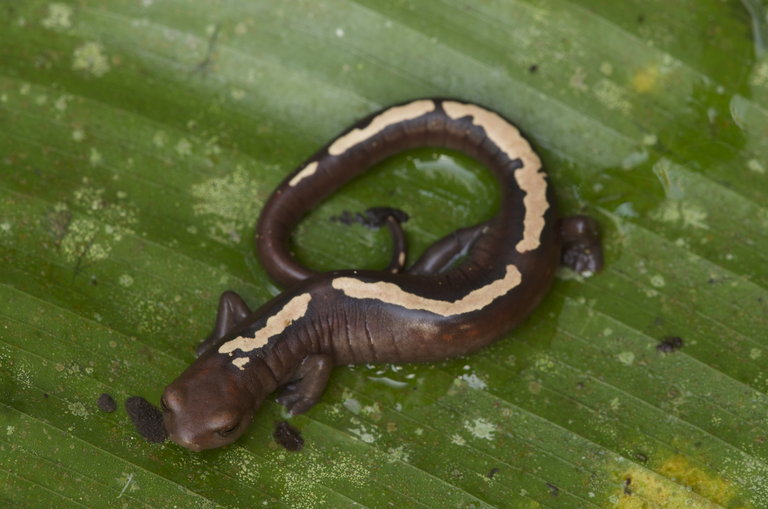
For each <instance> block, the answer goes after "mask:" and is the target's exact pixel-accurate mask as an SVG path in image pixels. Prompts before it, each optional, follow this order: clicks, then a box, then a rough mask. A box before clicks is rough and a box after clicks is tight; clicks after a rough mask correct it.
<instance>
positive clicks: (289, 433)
mask: <svg viewBox="0 0 768 509" xmlns="http://www.w3.org/2000/svg"><path fill="white" fill-rule="evenodd" d="M272 437H273V438H274V439H275V442H277V443H278V444H280V445H282V446H283V447H284V448H286V449H288V450H289V451H300V450H301V448H302V447H304V439H303V438H302V436H301V432H300V431H299V430H297V429H296V428H294V427H293V426H291V425H290V424H288V423H287V422H286V421H280V422H278V423H277V424H276V425H275V432H274V433H272Z"/></svg>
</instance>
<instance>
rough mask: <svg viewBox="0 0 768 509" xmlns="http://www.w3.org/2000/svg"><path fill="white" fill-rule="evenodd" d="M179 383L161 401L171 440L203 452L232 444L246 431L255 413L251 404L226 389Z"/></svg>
mask: <svg viewBox="0 0 768 509" xmlns="http://www.w3.org/2000/svg"><path fill="white" fill-rule="evenodd" d="M177 382H178V380H177V381H176V382H174V383H172V384H171V385H169V386H168V387H166V389H165V392H164V393H163V397H162V399H161V400H160V406H161V408H162V410H163V423H164V425H165V429H166V430H167V431H168V436H169V437H170V439H171V440H173V441H174V442H176V443H177V444H179V445H181V446H183V447H186V448H187V449H191V450H193V451H201V450H204V449H212V448H214V447H221V446H224V445H227V444H230V443H232V442H234V441H235V440H237V439H238V438H240V436H241V435H242V434H243V433H244V432H245V430H246V428H247V427H248V424H249V423H250V421H251V419H252V417H253V412H254V410H255V409H254V408H253V407H252V406H251V405H250V404H252V402H251V401H248V402H247V403H248V404H244V402H243V401H242V398H240V400H238V399H237V398H236V397H234V396H233V394H232V393H231V391H229V390H227V388H226V387H224V388H222V387H220V386H219V387H217V386H215V385H213V386H211V385H209V386H207V387H205V388H203V387H199V386H193V387H188V386H184V384H178V383H177ZM187 385H189V384H187ZM193 385H196V384H193Z"/></svg>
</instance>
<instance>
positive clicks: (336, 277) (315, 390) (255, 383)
mask: <svg viewBox="0 0 768 509" xmlns="http://www.w3.org/2000/svg"><path fill="white" fill-rule="evenodd" d="M425 146H429V147H444V148H449V149H455V150H459V151H462V152H464V153H466V154H468V155H470V156H472V157H474V158H476V159H477V160H479V161H480V162H481V163H483V164H485V165H486V166H487V167H488V168H489V169H490V170H491V172H493V174H494V175H495V177H496V178H497V180H498V182H499V185H500V187H501V193H502V196H501V205H500V207H499V212H498V214H497V215H496V216H495V217H493V218H492V219H490V220H488V221H485V222H482V223H480V224H477V225H475V226H471V227H467V228H462V229H459V230H457V231H456V232H454V233H452V234H450V235H448V236H446V237H444V238H443V239H441V240H439V241H438V242H436V243H435V244H433V245H432V246H431V247H430V248H429V249H427V250H426V252H425V253H424V254H423V255H422V256H421V257H420V258H419V259H418V260H417V261H416V262H415V263H414V264H413V265H411V266H410V267H408V268H407V269H406V268H405V243H404V240H403V234H402V230H401V229H400V224H399V222H398V221H397V220H396V218H395V216H394V215H393V216H392V217H389V218H388V220H387V224H388V225H389V227H390V229H391V231H392V234H393V237H394V239H395V242H394V244H395V250H394V251H395V252H394V255H393V259H392V263H391V264H390V266H389V267H388V268H387V269H386V270H382V271H373V270H339V271H333V272H326V273H316V272H313V271H312V270H310V269H308V268H306V267H304V266H302V265H300V264H299V263H298V262H297V261H296V260H294V258H293V256H292V255H291V253H290V251H289V238H290V235H291V232H292V230H293V228H294V226H295V225H296V224H297V223H298V222H299V221H300V220H301V218H302V217H303V216H304V215H305V214H306V213H307V212H308V211H309V210H310V209H312V208H313V207H314V206H316V205H317V204H318V203H320V202H321V201H322V200H324V199H325V198H326V197H328V196H329V195H330V194H332V193H333V192H335V191H336V190H337V189H339V188H340V187H341V186H342V185H343V184H344V183H346V182H347V181H349V180H350V179H352V178H354V177H355V176H356V175H358V174H360V173H362V172H363V171H365V170H366V169H367V168H370V167H371V166H372V165H374V164H375V163H377V162H379V161H381V160H382V159H384V158H386V157H388V156H390V155H392V154H395V153H398V152H401V151H403V150H406V149H409V148H414V147H425ZM256 246H257V251H258V254H259V257H260V260H261V262H262V263H263V264H264V267H265V268H266V270H267V272H268V273H269V274H270V276H271V277H272V278H273V279H275V280H276V281H277V282H278V283H280V284H282V285H283V286H284V287H286V288H287V290H286V291H285V292H284V293H282V294H281V295H279V296H277V297H276V298H274V299H272V300H270V301H269V302H267V303H265V304H263V305H262V306H261V307H259V308H258V309H256V310H255V311H251V310H250V309H249V308H248V306H247V305H246V303H245V302H244V301H243V299H241V298H240V297H239V296H238V295H237V294H235V293H233V292H225V293H224V294H223V295H222V296H221V299H220V301H219V310H218V316H217V320H216V325H215V327H214V330H213V332H212V333H211V335H210V336H209V337H208V338H207V339H206V340H205V341H203V342H202V343H201V344H200V346H199V347H198V354H199V357H198V359H197V360H196V361H195V362H194V363H193V364H192V365H190V366H189V367H188V368H187V369H186V370H185V371H184V372H183V373H182V374H181V376H179V378H177V379H176V380H175V381H173V382H172V383H171V384H170V385H169V386H168V387H167V388H166V389H165V393H164V394H163V398H162V401H161V406H162V409H163V412H164V423H165V427H166V428H167V430H168V433H169V436H170V437H171V439H173V440H174V441H175V442H177V443H178V444H180V445H182V446H184V447H187V448H189V449H193V450H202V449H209V448H213V447H219V446H223V445H226V444H229V443H232V442H233V441H235V440H237V439H238V438H239V437H240V436H241V435H242V434H243V433H244V432H245V430H246V428H247V426H248V423H249V422H250V421H251V419H252V418H253V415H254V412H255V411H256V410H257V409H258V408H259V406H260V405H261V403H262V402H263V400H264V399H265V398H266V397H267V396H268V395H269V394H270V393H272V392H273V391H275V390H276V389H278V388H280V387H282V392H281V393H280V395H279V396H278V398H277V401H279V402H280V403H282V404H283V405H285V406H286V407H287V408H288V409H289V410H290V412H291V413H293V414H298V413H301V412H305V411H307V410H308V409H310V408H311V407H312V406H313V405H314V404H315V403H317V402H318V400H319V399H320V397H321V395H322V393H323V390H324V389H325V386H326V384H327V382H328V377H329V375H330V373H331V370H332V369H333V367H334V366H337V365H344V364H360V363H366V364H367V363H380V362H393V363H406V362H429V361H437V360H441V359H446V358H449V357H454V356H458V355H464V354H468V353H471V352H474V351H476V350H478V349H479V348H482V347H484V346H486V345H488V344H490V343H492V342H493V341H495V340H496V339H498V338H500V337H502V336H503V335H504V334H505V333H507V332H508V331H509V330H510V329H512V328H513V327H515V326H517V325H518V324H520V323H521V322H522V321H523V320H524V319H525V318H526V316H528V314H529V313H531V311H532V310H533V309H534V308H535V307H536V306H537V305H538V304H539V302H540V301H541V300H542V298H543V297H544V296H545V295H546V293H547V292H548V290H549V288H550V286H551V283H552V280H553V277H554V275H555V271H556V269H557V267H558V265H559V264H560V262H561V259H562V260H563V261H564V262H566V263H567V264H569V265H571V266H572V267H573V268H574V269H575V270H577V271H579V272H595V271H597V270H599V269H600V267H601V265H602V254H601V249H600V241H599V233H598V231H597V226H596V224H595V222H594V221H593V220H591V219H590V218H588V217H584V216H573V217H569V218H563V219H560V218H559V217H558V214H557V210H556V206H555V202H554V200H553V193H552V190H551V187H550V185H549V182H548V179H547V176H546V174H545V173H544V171H543V169H542V164H541V161H540V160H539V157H538V156H537V155H536V153H535V152H534V151H533V149H532V148H531V146H530V144H529V143H528V141H526V139H525V138H523V136H522V135H521V134H520V132H519V131H518V130H517V128H515V127H514V126H513V125H512V124H511V123H510V122H509V121H507V120H506V119H505V118H504V117H502V116H501V115H499V114H498V113H495V112H493V111H491V110H489V109H487V108H484V107H482V106H478V105H476V104H472V103H467V102H463V101H459V100H453V99H419V100H414V101H409V102H406V103H403V104H399V105H395V106H392V107H389V108H387V109H384V110H382V111H379V112H377V113H374V114H372V115H370V116H369V117H367V118H365V119H363V120H361V121H360V122H358V123H356V124H355V125H353V126H351V127H350V128H349V129H348V130H347V131H345V132H343V133H342V134H340V135H339V136H338V137H336V138H335V139H334V140H333V141H331V142H330V143H329V144H328V145H326V146H325V147H323V148H322V149H320V150H319V151H318V152H317V153H316V154H315V155H313V156H312V157H311V158H310V159H309V160H307V161H306V162H305V163H304V164H302V165H301V166H299V167H298V168H297V169H296V170H295V171H294V172H293V173H292V174H290V175H288V177H286V179H285V180H284V181H283V182H282V183H281V184H280V186H279V187H278V188H277V189H276V190H275V191H274V193H273V194H272V196H271V197H270V199H269V200H268V202H267V204H266V205H265V207H264V209H263V211H262V213H261V216H260V218H259V222H258V225H257V228H256ZM564 248H565V251H564ZM462 257H463V259H461V261H460V263H456V262H458V261H459V259H460V258H462Z"/></svg>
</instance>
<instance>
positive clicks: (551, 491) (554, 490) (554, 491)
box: [547, 482, 560, 497]
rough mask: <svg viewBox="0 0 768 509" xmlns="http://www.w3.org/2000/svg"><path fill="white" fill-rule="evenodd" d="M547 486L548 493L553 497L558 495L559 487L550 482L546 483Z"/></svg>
mask: <svg viewBox="0 0 768 509" xmlns="http://www.w3.org/2000/svg"><path fill="white" fill-rule="evenodd" d="M547 488H549V494H550V495H552V496H553V497H556V496H558V495H560V488H558V487H557V486H555V485H554V484H552V483H551V482H548V483H547Z"/></svg>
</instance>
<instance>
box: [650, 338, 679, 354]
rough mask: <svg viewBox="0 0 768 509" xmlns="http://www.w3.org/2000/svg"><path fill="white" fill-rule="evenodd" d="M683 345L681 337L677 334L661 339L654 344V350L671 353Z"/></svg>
mask: <svg viewBox="0 0 768 509" xmlns="http://www.w3.org/2000/svg"><path fill="white" fill-rule="evenodd" d="M682 347H683V338H681V337H678V336H667V337H666V338H664V339H662V340H661V341H660V342H659V344H658V345H656V350H657V351H659V352H661V353H672V352H674V351H677V350H680V349H681V348H682Z"/></svg>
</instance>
